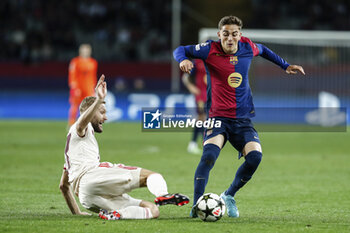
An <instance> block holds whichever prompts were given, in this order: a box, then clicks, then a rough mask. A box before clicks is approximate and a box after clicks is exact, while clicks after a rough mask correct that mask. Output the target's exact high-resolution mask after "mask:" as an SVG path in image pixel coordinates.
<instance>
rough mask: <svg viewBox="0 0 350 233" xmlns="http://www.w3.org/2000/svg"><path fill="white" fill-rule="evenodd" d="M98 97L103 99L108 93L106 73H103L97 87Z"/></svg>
mask: <svg viewBox="0 0 350 233" xmlns="http://www.w3.org/2000/svg"><path fill="white" fill-rule="evenodd" d="M95 93H96V97H97V98H99V99H101V100H103V99H104V98H105V97H106V95H107V83H106V82H105V76H104V74H103V75H101V77H100V79H99V80H98V82H97V85H96V88H95Z"/></svg>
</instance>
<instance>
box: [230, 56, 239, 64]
mask: <svg viewBox="0 0 350 233" xmlns="http://www.w3.org/2000/svg"><path fill="white" fill-rule="evenodd" d="M230 63H231V64H232V65H237V63H238V57H237V56H231V57H230Z"/></svg>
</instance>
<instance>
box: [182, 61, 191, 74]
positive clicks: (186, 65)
mask: <svg viewBox="0 0 350 233" xmlns="http://www.w3.org/2000/svg"><path fill="white" fill-rule="evenodd" d="M180 69H181V70H182V71H183V72H186V73H189V74H190V73H191V70H192V69H193V63H192V62H191V61H190V60H188V59H185V60H183V61H182V62H180Z"/></svg>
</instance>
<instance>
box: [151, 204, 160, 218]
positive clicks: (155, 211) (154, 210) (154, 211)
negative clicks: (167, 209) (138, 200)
mask: <svg viewBox="0 0 350 233" xmlns="http://www.w3.org/2000/svg"><path fill="white" fill-rule="evenodd" d="M151 213H152V216H153V218H158V217H159V209H158V207H157V206H156V205H154V206H153V207H152V208H151Z"/></svg>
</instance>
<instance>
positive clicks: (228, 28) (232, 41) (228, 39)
mask: <svg viewBox="0 0 350 233" xmlns="http://www.w3.org/2000/svg"><path fill="white" fill-rule="evenodd" d="M241 36H242V33H241V30H240V28H239V26H237V25H235V24H228V25H224V26H222V28H221V30H220V31H219V32H218V37H219V39H220V40H221V46H222V48H223V50H224V52H225V53H227V54H233V53H235V52H237V49H238V41H239V40H240V39H241Z"/></svg>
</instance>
